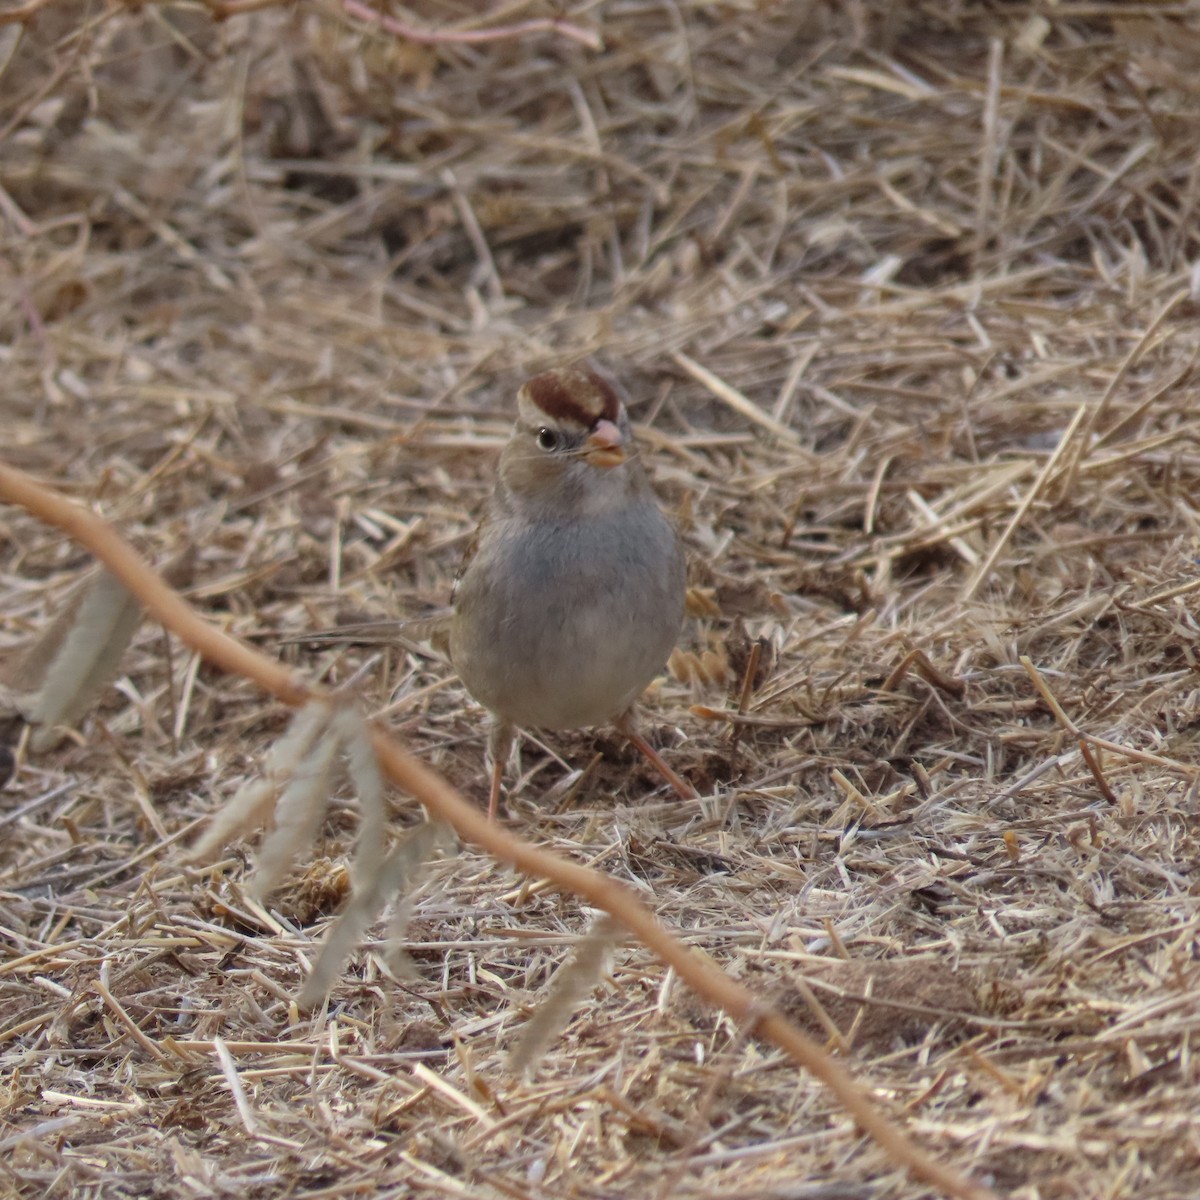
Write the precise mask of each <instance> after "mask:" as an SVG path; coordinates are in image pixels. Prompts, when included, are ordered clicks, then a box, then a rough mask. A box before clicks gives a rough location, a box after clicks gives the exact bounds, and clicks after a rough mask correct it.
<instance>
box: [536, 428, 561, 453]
mask: <svg viewBox="0 0 1200 1200" xmlns="http://www.w3.org/2000/svg"><path fill="white" fill-rule="evenodd" d="M537 444H538V445H539V446H540V447H541V448H542V449H543V450H557V449H558V446H559V438H558V434H557V433H555V432H554V430H553V429H546V428H545V427H544V426H543V427H542V428H541V429H539V430H538V431H537Z"/></svg>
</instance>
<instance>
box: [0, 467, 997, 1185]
mask: <svg viewBox="0 0 1200 1200" xmlns="http://www.w3.org/2000/svg"><path fill="white" fill-rule="evenodd" d="M0 500H6V501H8V502H10V503H13V504H17V505H20V506H21V507H22V508H24V509H26V510H27V511H28V512H30V513H32V514H33V515H34V516H36V517H38V518H39V519H41V520H43V521H45V522H46V523H47V524H49V525H53V526H54V527H56V528H58V529H60V530H62V531H63V532H64V533H66V534H67V535H68V536H70V537H71V538H73V539H74V540H75V541H76V542H78V543H79V544H80V545H81V546H84V547H85V548H86V549H88V550H89V551H91V553H92V554H93V555H95V557H96V558H97V559H98V560H99V561H100V562H102V563H103V564H104V565H105V566H106V567H107V568H108V570H109V571H110V572H111V573H112V574H113V575H114V576H116V578H117V579H119V580H120V581H121V583H122V584H123V585H124V586H125V587H126V588H127V589H128V590H129V591H130V592H131V593H132V594H133V595H135V596H136V597H137V598H138V599H139V600H140V601H141V603H142V604H143V605H144V606H145V608H146V610H147V612H148V613H150V615H151V616H153V617H154V618H155V619H156V620H158V621H160V622H161V623H162V624H163V625H164V626H165V627H166V628H167V629H169V630H170V631H171V632H172V633H174V634H175V635H176V636H177V637H178V638H179V639H180V640H181V641H182V642H184V643H185V644H186V645H187V646H189V647H190V648H191V649H192V650H194V651H196V653H198V654H200V655H201V656H203V657H204V658H205V659H206V660H207V661H208V662H210V663H212V664H213V665H214V666H218V667H220V668H221V669H222V670H224V671H227V672H229V673H230V674H235V675H241V676H243V677H245V678H247V679H250V680H252V681H253V682H255V683H257V684H258V685H259V687H261V688H262V689H263V690H264V691H266V692H268V693H270V694H271V695H272V696H274V697H275V698H276V699H277V700H280V701H282V702H283V703H285V704H287V705H290V706H292V707H297V706H300V705H303V704H305V703H307V702H308V701H310V700H313V699H316V698H320V697H321V696H323V695H324V694H325V693H323V692H321V691H320V690H319V689H317V688H315V687H313V686H311V685H310V684H308V683H306V682H305V681H304V680H303V679H302V678H300V677H299V676H298V675H297V674H296V673H294V672H293V671H290V670H288V669H287V668H286V667H284V666H283V665H281V664H280V663H279V662H277V661H276V660H274V659H272V658H270V657H269V656H267V655H265V654H263V653H261V652H260V651H258V650H254V649H252V648H251V647H250V646H247V645H245V644H244V643H242V642H239V641H237V640H236V639H235V638H232V637H230V636H229V635H227V634H225V633H222V632H221V631H220V630H219V629H217V628H216V627H214V626H212V625H210V624H209V623H208V622H207V621H205V620H204V619H203V618H202V617H201V616H200V615H199V614H198V613H197V612H196V611H195V610H194V609H193V608H192V607H191V605H189V604H188V603H187V601H186V600H184V599H183V597H182V596H180V595H179V593H178V592H176V591H175V590H174V589H173V588H171V587H170V586H169V585H168V584H167V583H165V582H164V581H163V579H162V578H161V577H160V576H159V575H158V574H157V573H156V572H155V571H154V569H153V568H152V567H151V566H149V564H147V563H146V562H145V561H144V560H143V559H142V558H141V557H139V556H138V555H137V554H136V553H135V551H134V550H133V549H132V548H131V547H130V546H129V545H128V544H127V543H126V542H125V541H124V540H123V539H122V538H121V537H120V535H119V534H118V533H117V532H116V531H115V530H114V529H113V528H112V526H111V525H109V524H108V523H107V522H106V521H104V520H103V519H102V518H100V517H98V516H96V515H95V514H93V513H91V512H89V511H87V510H86V509H84V508H81V507H79V506H78V505H77V504H75V503H73V502H72V501H70V500H68V499H67V498H66V497H65V496H63V495H62V494H61V493H59V492H57V491H55V490H54V489H53V488H51V487H47V486H45V485H43V484H40V483H38V482H37V481H35V480H34V479H33V478H32V477H30V476H29V475H26V474H25V473H24V472H22V471H20V470H17V469H16V468H14V467H10V466H6V465H4V464H0ZM372 744H373V746H374V749H375V753H376V755H377V756H378V759H379V764H380V767H381V768H382V770H383V772H384V774H385V775H387V777H388V778H389V779H390V780H391V781H392V783H393V784H395V785H396V786H397V787H399V788H400V789H402V790H403V791H406V792H408V793H409V794H410V795H412V796H414V797H415V798H416V799H417V800H418V801H419V802H420V803H421V804H422V805H424V806H425V808H426V810H427V811H428V812H429V813H431V814H432V815H434V816H436V817H437V818H438V819H440V820H443V821H446V822H447V823H448V824H450V825H452V826H453V827H454V829H455V830H456V831H457V833H458V834H459V836H460V837H461V838H463V840H464V841H467V842H470V843H472V844H474V845H475V846H478V847H479V848H481V849H483V850H486V851H487V852H488V853H489V854H491V855H493V856H494V857H495V858H497V859H498V860H500V861H502V862H506V863H510V864H511V865H512V866H514V867H516V868H517V869H518V870H520V871H523V872H525V873H526V874H528V875H534V876H537V877H540V878H543V879H547V880H550V881H551V882H552V883H553V884H554V885H555V886H557V887H558V888H560V889H562V890H563V891H566V892H571V893H573V894H575V895H577V896H579V897H581V898H582V899H584V900H586V901H588V902H589V903H590V904H592V905H594V906H595V907H597V908H600V909H603V910H604V911H605V912H607V913H608V914H609V915H610V916H611V917H613V919H614V920H616V921H617V922H618V923H619V924H620V925H621V926H622V927H623V928H624V929H626V930H627V931H628V932H629V933H631V934H633V936H634V937H635V938H637V939H638V941H640V942H641V943H642V945H644V946H645V947H646V948H647V949H649V950H651V951H652V952H653V953H654V954H655V955H656V956H657V957H658V958H659V960H660V961H661V962H663V963H664V964H665V965H667V966H669V967H671V968H673V969H674V971H675V973H676V974H677V975H678V976H679V978H680V979H682V980H683V981H684V982H685V983H686V984H688V986H690V987H691V988H692V989H693V990H694V991H695V992H697V993H698V994H699V995H701V996H703V997H704V998H705V999H706V1000H709V1001H710V1002H711V1003H713V1004H714V1005H716V1006H718V1007H720V1008H722V1009H724V1011H725V1012H727V1013H728V1014H729V1015H730V1016H731V1017H732V1018H733V1019H734V1021H736V1022H737V1024H738V1025H739V1026H740V1027H742V1028H744V1029H746V1030H747V1031H748V1032H750V1033H753V1034H755V1035H757V1036H759V1037H762V1038H764V1039H766V1040H767V1041H769V1042H772V1043H774V1044H775V1045H776V1046H777V1047H779V1049H781V1050H783V1051H784V1052H785V1053H786V1054H787V1055H788V1056H789V1057H790V1058H791V1059H792V1060H793V1061H794V1062H795V1063H797V1064H798V1065H799V1066H801V1067H803V1068H805V1069H806V1070H808V1071H809V1072H811V1073H812V1074H813V1075H814V1076H816V1078H817V1079H819V1080H820V1081H821V1082H822V1083H823V1084H824V1085H825V1086H826V1087H827V1088H828V1089H829V1090H830V1091H831V1092H832V1093H833V1094H834V1096H836V1097H837V1100H838V1102H839V1103H840V1104H841V1105H842V1107H843V1108H844V1109H845V1111H846V1112H847V1113H848V1114H849V1115H850V1116H851V1117H853V1119H854V1120H855V1121H856V1122H857V1123H858V1125H859V1126H860V1127H861V1128H862V1129H863V1130H864V1131H865V1132H866V1133H867V1134H869V1135H870V1136H871V1138H873V1139H874V1141H875V1142H876V1143H877V1144H878V1145H879V1146H880V1147H881V1149H883V1150H884V1151H885V1152H886V1153H887V1154H888V1155H889V1156H890V1157H891V1158H892V1159H893V1160H894V1161H895V1162H896V1163H898V1164H900V1165H902V1166H904V1167H905V1168H906V1169H907V1170H909V1171H910V1172H911V1173H912V1174H913V1175H915V1176H917V1177H918V1178H921V1179H924V1180H926V1181H927V1182H928V1183H930V1184H933V1185H934V1186H935V1187H937V1188H939V1189H940V1190H941V1191H942V1192H943V1193H944V1194H945V1195H947V1196H951V1197H954V1198H955V1200H997V1197H996V1196H995V1193H993V1192H992V1191H990V1190H989V1189H987V1188H985V1187H983V1186H982V1185H981V1184H977V1183H974V1182H972V1181H971V1180H969V1179H967V1178H966V1177H965V1176H963V1175H962V1174H961V1173H960V1172H958V1171H956V1170H955V1169H954V1168H952V1167H949V1166H947V1165H945V1164H944V1163H940V1162H938V1161H937V1160H936V1159H934V1158H932V1157H931V1156H930V1155H929V1154H927V1153H926V1151H925V1150H923V1149H922V1148H921V1147H919V1146H918V1145H916V1144H915V1143H914V1142H912V1141H911V1140H910V1139H909V1138H908V1137H907V1136H906V1135H905V1134H904V1132H903V1131H902V1130H901V1129H900V1128H899V1127H898V1126H897V1125H895V1124H894V1123H893V1122H892V1121H890V1120H888V1118H887V1117H885V1116H884V1115H883V1113H881V1112H880V1111H879V1110H878V1109H877V1108H876V1107H875V1106H874V1104H872V1103H871V1101H870V1099H869V1098H868V1097H867V1095H866V1093H865V1091H864V1090H863V1089H862V1088H861V1087H860V1086H859V1084H857V1083H856V1082H855V1081H854V1080H853V1078H852V1077H851V1076H850V1074H849V1073H848V1072H847V1071H846V1070H845V1069H844V1068H843V1067H842V1066H840V1065H839V1064H838V1063H837V1062H836V1061H835V1060H834V1059H832V1058H831V1057H830V1056H829V1055H828V1054H826V1053H825V1052H824V1051H823V1050H822V1049H821V1048H820V1046H818V1045H817V1043H816V1042H814V1041H813V1040H812V1039H811V1038H809V1037H807V1036H805V1034H804V1033H802V1032H801V1031H800V1030H799V1029H798V1028H796V1026H795V1025H793V1024H792V1023H791V1022H790V1021H788V1020H787V1018H786V1017H784V1016H783V1015H782V1014H781V1013H780V1012H778V1011H777V1010H776V1009H775V1008H773V1007H772V1006H771V1005H769V1004H766V1003H764V1002H763V1001H762V1000H761V999H759V998H758V997H756V996H755V995H754V994H753V993H752V992H751V991H750V990H749V989H748V988H746V987H744V986H742V985H741V984H740V983H738V982H736V981H735V980H734V979H732V978H730V977H729V976H728V975H726V974H725V972H724V971H722V970H721V968H720V967H718V966H717V965H716V964H715V963H714V962H713V961H712V960H711V959H709V958H708V957H707V956H705V955H703V954H701V953H699V952H697V951H693V950H689V949H688V948H687V947H686V946H684V944H683V943H682V942H680V941H679V940H678V938H676V937H675V936H674V935H673V934H671V933H670V932H669V931H668V930H667V929H666V928H665V927H664V926H663V925H661V924H660V923H659V922H658V920H657V919H656V918H655V917H654V915H653V914H652V913H651V912H650V911H649V909H647V908H645V907H644V906H643V905H642V904H641V903H640V902H639V901H638V900H637V899H636V898H635V896H634V894H633V892H632V891H630V890H629V889H628V888H627V887H625V886H624V885H623V884H621V883H619V882H618V881H617V880H615V879H611V878H609V877H608V876H606V875H602V874H601V873H600V872H598V871H594V870H592V869H590V868H588V867H582V866H579V865H578V864H576V863H572V862H569V861H568V860H566V859H563V858H560V857H559V856H558V855H556V854H553V853H551V852H549V851H547V850H543V849H541V848H540V847H538V846H534V845H532V844H531V843H529V842H526V841H523V840H521V839H520V838H517V837H515V836H514V835H512V834H511V833H509V832H508V831H507V830H505V829H503V828H501V827H500V826H499V825H497V824H495V823H493V822H491V821H489V820H488V819H487V818H486V817H485V816H484V814H483V813H482V812H481V811H480V810H479V809H477V808H476V807H475V806H474V805H472V804H470V803H469V802H468V801H467V800H466V799H464V798H463V797H462V796H461V795H460V794H459V793H458V792H457V791H456V790H455V789H454V788H453V787H451V786H450V785H449V784H448V783H447V782H446V781H445V780H444V779H442V778H441V777H440V776H439V775H437V774H436V773H435V772H433V771H431V770H430V769H429V768H428V767H426V766H424V765H423V764H422V763H421V762H419V761H418V760H417V759H415V758H414V757H413V756H412V755H410V754H409V753H408V752H407V751H405V750H404V749H403V748H402V747H401V746H400V745H399V744H398V743H397V742H395V741H394V740H393V739H392V738H391V736H390V735H389V734H388V733H386V732H385V731H384V730H383V729H381V728H378V727H376V728H375V729H374V730H373V731H372Z"/></svg>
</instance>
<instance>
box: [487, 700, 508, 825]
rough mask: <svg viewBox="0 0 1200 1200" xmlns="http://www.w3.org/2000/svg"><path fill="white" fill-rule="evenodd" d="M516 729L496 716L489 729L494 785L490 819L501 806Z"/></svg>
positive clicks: (488, 752) (491, 794) (488, 750)
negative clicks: (506, 768) (506, 771)
mask: <svg viewBox="0 0 1200 1200" xmlns="http://www.w3.org/2000/svg"><path fill="white" fill-rule="evenodd" d="M514 735H515V730H514V729H513V727H512V726H511V725H510V724H509V723H508V722H507V721H503V720H501V719H500V718H499V717H496V718H494V719H493V721H492V727H491V729H489V730H488V743H487V756H488V758H489V759H491V767H492V785H491V790H490V791H489V792H488V820H489V821H494V820H495V819H496V811H497V809H499V807H500V791H501V789H502V788H503V786H504V768H505V767H506V766H508V756H509V755H510V754H511V753H512V747H513V737H514Z"/></svg>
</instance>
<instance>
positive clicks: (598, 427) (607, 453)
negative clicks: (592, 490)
mask: <svg viewBox="0 0 1200 1200" xmlns="http://www.w3.org/2000/svg"><path fill="white" fill-rule="evenodd" d="M583 457H584V460H585V461H587V462H589V463H591V464H592V466H594V467H605V468H608V467H619V466H620V465H621V464H622V463H623V462H624V461H625V439H624V437H623V436H622V435H621V431H620V429H618V428H617V426H616V424H615V423H614V422H613V421H597V422H596V424H595V427H594V428H593V429H592V432H591V433H590V434H589V435H588V440H587V445H586V448H585V449H584V452H583Z"/></svg>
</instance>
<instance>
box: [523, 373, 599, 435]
mask: <svg viewBox="0 0 1200 1200" xmlns="http://www.w3.org/2000/svg"><path fill="white" fill-rule="evenodd" d="M525 392H526V394H527V395H528V396H529V398H530V399H531V400H532V401H533V402H534V404H536V405H537V406H538V408H540V409H541V410H542V412H544V413H545V414H546V416H548V417H551V418H553V419H554V420H556V421H576V422H578V423H579V424H580V425H583V426H584V427H585V428H587V429H590V428H591V427H592V426H593V425H594V424H595V423H596V422H597V421H601V420H604V421H616V419H617V416H618V414H619V412H620V407H621V402H620V400H619V399H618V398H617V393H616V392H615V391H614V390H613V388H612V385H611V384H609V383H608V382H607V380H604V379H601V378H600V376H599V375H597V374H596V373H595V372H594V371H586V370H582V369H578V368H576V369H572V370H566V371H544V372H542V374H541V375H535V376H534V377H533V378H532V379H531V380H529V382H528V383H527V384H526V385H525Z"/></svg>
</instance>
